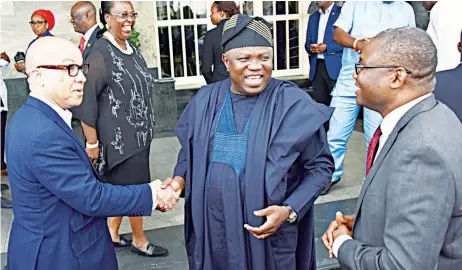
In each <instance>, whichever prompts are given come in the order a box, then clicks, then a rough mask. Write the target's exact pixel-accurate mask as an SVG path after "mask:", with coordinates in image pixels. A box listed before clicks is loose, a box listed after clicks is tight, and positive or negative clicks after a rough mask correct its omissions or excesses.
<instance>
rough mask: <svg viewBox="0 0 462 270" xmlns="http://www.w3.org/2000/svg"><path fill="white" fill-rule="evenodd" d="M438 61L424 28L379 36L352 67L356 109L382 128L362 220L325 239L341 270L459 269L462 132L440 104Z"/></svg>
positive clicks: (338, 224) (344, 223)
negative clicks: (373, 114)
mask: <svg viewBox="0 0 462 270" xmlns="http://www.w3.org/2000/svg"><path fill="white" fill-rule="evenodd" d="M436 55H437V52H436V47H435V45H434V44H433V42H432V40H431V38H430V36H429V35H427V34H426V33H425V31H423V30H421V29H418V28H409V27H403V28H397V29H390V30H385V31H383V32H381V33H380V34H378V35H377V36H376V37H374V39H372V41H371V42H370V43H369V44H368V45H366V46H365V47H364V49H363V50H362V52H361V55H360V62H359V63H358V64H356V66H355V69H356V71H355V73H356V74H355V75H354V76H353V77H354V78H355V79H356V86H357V87H358V89H357V90H356V95H357V103H358V105H362V106H365V107H367V108H369V109H371V110H374V111H377V112H379V113H380V114H381V115H382V117H383V121H382V123H381V124H380V126H379V127H378V128H377V131H376V132H375V134H374V136H373V138H372V139H371V141H370V144H369V149H368V155H367V160H366V164H367V165H366V181H365V182H364V184H363V186H362V189H361V192H360V194H359V197H358V202H357V205H356V211H355V215H353V216H343V214H342V213H340V212H339V213H337V218H336V220H334V221H333V222H332V223H331V224H330V225H329V228H328V230H327V232H326V233H325V234H324V236H323V237H322V239H323V242H324V244H325V245H326V247H327V248H328V249H329V251H330V252H331V255H335V256H336V257H337V259H338V261H339V263H340V265H341V266H342V269H357V270H366V269H367V270H374V269H377V270H378V269H381V270H388V269H390V270H391V269H393V270H395V269H397V270H400V269H406V270H459V269H460V266H461V265H462V234H461V233H460V232H461V228H462V218H461V217H462V166H461V164H462V124H461V122H460V121H459V119H458V118H457V116H456V115H455V114H454V112H452V111H451V110H450V109H449V108H448V107H447V106H446V105H444V104H443V103H441V102H438V101H436V99H435V96H434V95H433V94H432V91H433V89H434V86H435V71H436V65H437V58H436Z"/></svg>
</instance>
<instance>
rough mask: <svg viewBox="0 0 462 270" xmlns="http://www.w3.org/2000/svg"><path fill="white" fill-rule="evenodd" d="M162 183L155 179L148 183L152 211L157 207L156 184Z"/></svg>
mask: <svg viewBox="0 0 462 270" xmlns="http://www.w3.org/2000/svg"><path fill="white" fill-rule="evenodd" d="M160 185H162V181H160V180H155V181H154V182H151V183H149V187H150V188H151V194H152V210H153V211H154V210H155V209H156V207H157V191H156V189H157V186H160Z"/></svg>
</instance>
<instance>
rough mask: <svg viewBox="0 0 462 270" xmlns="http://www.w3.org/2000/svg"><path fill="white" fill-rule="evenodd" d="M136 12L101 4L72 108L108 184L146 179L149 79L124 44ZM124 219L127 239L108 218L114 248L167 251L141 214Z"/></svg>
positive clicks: (150, 129)
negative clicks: (150, 235)
mask: <svg viewBox="0 0 462 270" xmlns="http://www.w3.org/2000/svg"><path fill="white" fill-rule="evenodd" d="M137 16H138V14H137V13H136V12H135V11H134V9H133V5H132V4H131V3H130V2H128V1H124V2H122V1H120V2H117V1H115V2H108V1H102V2H101V11H100V21H101V23H102V24H103V25H104V26H105V27H104V29H103V30H101V33H98V34H99V35H100V36H101V37H100V38H99V39H98V40H97V41H96V42H95V43H94V45H93V47H92V48H91V50H90V52H89V55H88V57H87V60H86V62H87V63H88V64H89V72H88V75H87V82H86V83H85V88H84V93H85V94H84V98H83V102H82V104H81V106H79V107H77V108H75V109H74V110H73V113H74V117H75V118H77V119H79V120H81V123H82V128H83V130H84V133H85V138H86V150H87V153H88V155H89V157H90V159H91V160H92V162H93V163H94V164H95V168H96V171H97V172H98V174H99V175H101V176H102V179H103V180H104V181H105V182H108V183H111V184H113V185H133V184H142V183H149V182H150V173H149V149H150V145H151V141H152V139H153V133H154V114H153V107H152V87H153V77H152V76H151V73H150V72H149V70H148V68H147V65H146V61H145V60H144V58H143V56H142V55H141V54H140V52H139V51H138V50H137V48H136V47H135V46H133V45H132V44H131V43H129V42H128V39H129V37H130V34H131V31H132V28H133V26H134V25H135V21H136V18H137ZM129 220H130V225H131V227H132V231H133V240H132V241H129V240H127V239H126V238H125V237H123V236H120V235H119V227H120V223H121V222H122V217H111V218H109V231H110V233H111V237H112V241H113V242H114V246H115V247H130V249H131V250H132V251H133V252H135V253H138V254H140V255H145V256H165V255H167V254H168V250H166V249H165V248H162V247H159V246H156V245H153V244H151V243H150V242H149V241H148V239H147V238H146V236H145V235H144V232H143V219H142V217H141V216H139V217H129Z"/></svg>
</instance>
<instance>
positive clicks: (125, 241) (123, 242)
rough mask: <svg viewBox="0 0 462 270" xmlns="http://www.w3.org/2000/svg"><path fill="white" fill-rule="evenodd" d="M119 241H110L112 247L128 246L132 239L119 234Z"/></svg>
mask: <svg viewBox="0 0 462 270" xmlns="http://www.w3.org/2000/svg"><path fill="white" fill-rule="evenodd" d="M119 237H120V238H119V242H112V244H113V245H114V247H118V248H120V247H129V246H130V245H131V243H132V241H130V240H128V239H127V238H125V237H123V236H122V235H121V236H119Z"/></svg>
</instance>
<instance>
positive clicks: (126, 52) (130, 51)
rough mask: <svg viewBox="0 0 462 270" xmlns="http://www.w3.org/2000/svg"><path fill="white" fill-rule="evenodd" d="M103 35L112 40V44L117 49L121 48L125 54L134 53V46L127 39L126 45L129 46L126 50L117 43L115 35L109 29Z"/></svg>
mask: <svg viewBox="0 0 462 270" xmlns="http://www.w3.org/2000/svg"><path fill="white" fill-rule="evenodd" d="M103 36H104V37H106V39H107V40H109V42H111V43H112V45H114V46H115V47H116V48H117V49H119V50H120V51H121V52H122V53H123V54H126V55H132V54H133V48H132V46H131V45H130V43H129V42H128V41H127V40H126V41H125V46H127V49H126V50H124V49H122V48H121V47H120V46H119V44H117V42H116V41H115V39H114V36H112V35H111V33H109V31H106V32H104V34H103Z"/></svg>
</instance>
